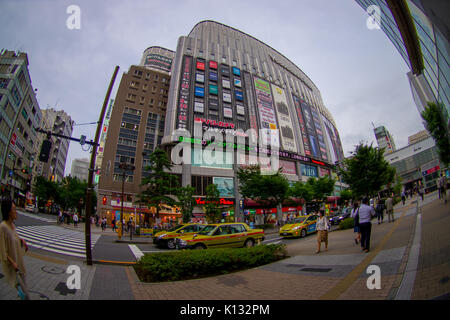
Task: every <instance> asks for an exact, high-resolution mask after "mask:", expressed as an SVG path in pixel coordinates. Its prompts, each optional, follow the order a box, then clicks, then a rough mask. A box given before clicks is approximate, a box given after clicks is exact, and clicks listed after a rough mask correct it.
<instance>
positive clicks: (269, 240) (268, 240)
mask: <svg viewBox="0 0 450 320" xmlns="http://www.w3.org/2000/svg"><path fill="white" fill-rule="evenodd" d="M277 240H283V238H275V239H267V240H264V241H263V242H261V243H264V242H271V241H277Z"/></svg>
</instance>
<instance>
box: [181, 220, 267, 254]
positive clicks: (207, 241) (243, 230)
mask: <svg viewBox="0 0 450 320" xmlns="http://www.w3.org/2000/svg"><path fill="white" fill-rule="evenodd" d="M263 240H264V230H263V229H251V228H250V227H249V226H248V225H247V224H246V223H239V222H233V223H216V224H208V225H206V226H204V227H203V229H202V230H201V231H200V232H197V233H196V234H193V235H189V236H181V237H177V241H176V246H177V249H207V248H233V247H253V246H254V245H255V244H256V243H260V242H261V241H263Z"/></svg>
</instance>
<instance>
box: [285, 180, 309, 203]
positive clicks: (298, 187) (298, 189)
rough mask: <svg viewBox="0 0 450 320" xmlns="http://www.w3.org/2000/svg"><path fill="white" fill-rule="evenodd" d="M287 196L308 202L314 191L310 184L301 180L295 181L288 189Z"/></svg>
mask: <svg viewBox="0 0 450 320" xmlns="http://www.w3.org/2000/svg"><path fill="white" fill-rule="evenodd" d="M289 196H290V197H292V198H299V199H303V201H304V202H305V203H306V202H309V201H311V200H312V199H313V197H314V192H313V190H312V188H311V185H310V184H307V183H306V182H302V181H296V182H294V183H293V184H292V186H291V187H290V189H289Z"/></svg>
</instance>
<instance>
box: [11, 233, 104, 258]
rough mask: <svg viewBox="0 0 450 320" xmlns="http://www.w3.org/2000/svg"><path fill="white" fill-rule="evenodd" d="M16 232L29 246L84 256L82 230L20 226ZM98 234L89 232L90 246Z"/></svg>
mask: <svg viewBox="0 0 450 320" xmlns="http://www.w3.org/2000/svg"><path fill="white" fill-rule="evenodd" d="M17 233H18V234H19V236H20V237H21V238H23V239H25V241H26V242H27V244H28V245H29V246H31V247H34V248H37V249H42V250H47V251H51V252H55V253H60V254H64V255H69V256H75V257H80V258H84V257H86V244H85V241H86V240H85V235H84V232H80V231H73V230H68V229H64V228H61V227H58V226H21V227H17ZM100 236H101V235H98V234H91V248H94V246H95V243H96V242H97V240H98V239H99V238H100Z"/></svg>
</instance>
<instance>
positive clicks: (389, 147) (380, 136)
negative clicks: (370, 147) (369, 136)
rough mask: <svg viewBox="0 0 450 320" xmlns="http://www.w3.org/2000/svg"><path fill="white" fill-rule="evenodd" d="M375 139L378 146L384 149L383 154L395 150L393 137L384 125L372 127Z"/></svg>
mask: <svg viewBox="0 0 450 320" xmlns="http://www.w3.org/2000/svg"><path fill="white" fill-rule="evenodd" d="M373 132H374V133H375V137H376V139H377V143H378V148H379V149H384V154H389V153H392V152H394V151H395V143H394V139H393V138H392V135H391V134H390V132H389V131H388V130H387V129H386V128H385V127H384V126H380V127H377V128H375V129H373Z"/></svg>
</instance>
